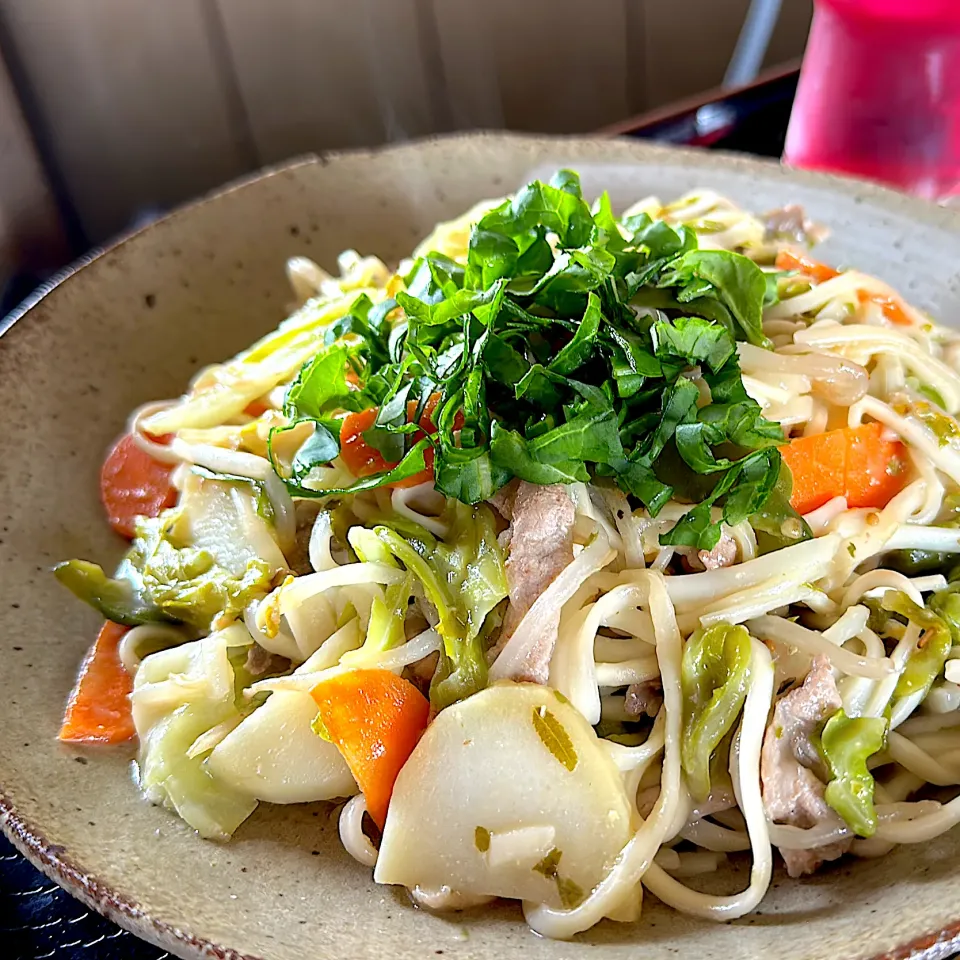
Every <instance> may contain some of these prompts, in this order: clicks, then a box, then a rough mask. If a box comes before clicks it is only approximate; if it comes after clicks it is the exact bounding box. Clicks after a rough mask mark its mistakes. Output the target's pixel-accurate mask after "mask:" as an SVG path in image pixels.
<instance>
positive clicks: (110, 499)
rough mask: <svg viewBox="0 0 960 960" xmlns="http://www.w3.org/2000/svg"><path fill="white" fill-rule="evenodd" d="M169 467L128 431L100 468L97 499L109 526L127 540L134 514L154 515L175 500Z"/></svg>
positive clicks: (171, 468)
mask: <svg viewBox="0 0 960 960" xmlns="http://www.w3.org/2000/svg"><path fill="white" fill-rule="evenodd" d="M172 472H173V467H172V466H171V465H170V464H167V463H161V462H160V461H159V460H154V459H153V457H151V456H150V454H148V453H146V452H144V451H143V450H141V449H140V447H138V446H137V444H136V442H135V441H134V439H133V437H131V436H130V435H129V434H127V436H125V437H121V439H120V440H118V441H117V443H116V444H115V445H114V447H113V449H112V450H111V451H110V453H109V454H108V455H107V459H106V460H105V461H104V464H103V469H102V470H101V471H100V499H101V500H102V501H103V506H104V508H105V509H106V511H107V518H108V520H109V521H110V526H111V527H113V529H114V530H116V532H117V533H119V534H120V535H121V536H124V537H126V538H127V539H129V540H132V539H133V536H134V524H135V521H136V518H137V517H155V516H157V515H158V514H159V513H160V511H161V510H163V509H165V508H166V507H172V506H173V505H174V504H175V503H176V502H177V491H176V489H175V488H174V486H173V484H172V483H171V482H170V474H171V473H172Z"/></svg>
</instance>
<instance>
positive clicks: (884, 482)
mask: <svg viewBox="0 0 960 960" xmlns="http://www.w3.org/2000/svg"><path fill="white" fill-rule="evenodd" d="M847 434H848V441H847V467H846V471H845V473H844V478H845V486H846V497H847V506H850V507H877V508H879V507H885V506H886V505H887V504H888V503H889V502H890V501H891V500H892V499H893V498H894V497H895V496H896V495H897V494H898V493H899V492H900V491H901V490H902V489H903V486H904V481H905V479H906V472H907V450H906V447H904V445H903V444H902V443H901V442H900V441H899V440H885V439H884V438H883V427H882V426H881V425H880V424H879V423H866V424H864V425H863V426H862V427H856V428H855V429H852V430H848V431H847Z"/></svg>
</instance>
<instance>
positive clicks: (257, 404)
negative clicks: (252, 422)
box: [243, 400, 270, 417]
mask: <svg viewBox="0 0 960 960" xmlns="http://www.w3.org/2000/svg"><path fill="white" fill-rule="evenodd" d="M269 409H270V407H268V406H267V404H265V403H264V402H263V401H262V400H251V401H250V402H249V403H248V404H247V405H246V406H245V407H244V408H243V412H244V413H245V414H246V415H247V416H248V417H262V416H263V414H265V413H266V412H267V411H268V410H269Z"/></svg>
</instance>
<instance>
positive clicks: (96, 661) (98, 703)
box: [60, 620, 137, 744]
mask: <svg viewBox="0 0 960 960" xmlns="http://www.w3.org/2000/svg"><path fill="white" fill-rule="evenodd" d="M128 629H129V627H121V626H120V625H119V624H117V623H111V622H110V621H109V620H108V621H107V622H106V623H105V624H104V625H103V626H102V627H101V628H100V633H99V634H98V636H97V639H96V642H95V643H94V644H93V646H92V647H91V648H90V652H89V653H88V654H87V656H86V658H85V659H84V661H83V665H82V666H81V667H80V676H79V677H78V678H77V684H76V686H75V687H74V688H73V692H72V693H71V694H70V699H69V700H68V701H67V709H66V711H65V713H64V715H63V725H62V726H61V727H60V739H61V740H63V741H66V742H68V743H110V744H116V743H124V742H126V741H127V740H132V739H133V738H134V737H135V736H136V733H137V732H136V729H135V728H134V726H133V715H132V714H131V711H130V693H131V692H132V690H133V677H131V676H130V674H129V673H127V671H126V670H125V669H124V667H123V664H122V663H121V662H120V650H119V648H120V641H121V639H122V638H123V635H124V634H125V633H126V632H127V630H128Z"/></svg>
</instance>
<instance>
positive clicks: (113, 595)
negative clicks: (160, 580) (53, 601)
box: [53, 560, 175, 627]
mask: <svg viewBox="0 0 960 960" xmlns="http://www.w3.org/2000/svg"><path fill="white" fill-rule="evenodd" d="M53 575H54V576H55V577H56V578H57V579H58V580H59V581H60V583H62V584H63V585H64V586H65V587H66V588H67V589H68V590H69V591H70V592H71V593H72V594H73V595H74V596H75V597H79V598H80V599H81V600H83V602H84V603H89V604H90V606H91V607H93V608H94V609H95V610H99V611H100V613H102V614H103V615H104V617H105V618H106V619H107V620H112V621H113V622H114V623H122V624H123V625H124V626H125V627H135V626H137V625H138V624H141V623H156V622H160V623H168V622H170V621H171V620H173V619H175V618H173V617H171V616H168V615H167V614H166V613H164V612H163V610H161V609H160V608H159V607H158V606H157V605H156V604H155V603H153V602H152V600H151V599H150V598H149V596H147V594H146V591H145V589H144V586H143V579H142V578H141V577H140V575H139V572H138V571H137V570H136V569H135V568H132V567H130V566H129V564H128V563H127V561H126V560H124V561H123V563H121V565H120V569H119V570H118V571H117V576H116V577H108V576H107V575H106V574H105V573H104V572H103V567H101V566H100V565H99V564H96V563H91V562H90V561H89V560H65V561H64V562H63V563H58V564H57V565H56V566H55V567H54V568H53Z"/></svg>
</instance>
